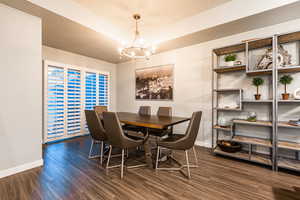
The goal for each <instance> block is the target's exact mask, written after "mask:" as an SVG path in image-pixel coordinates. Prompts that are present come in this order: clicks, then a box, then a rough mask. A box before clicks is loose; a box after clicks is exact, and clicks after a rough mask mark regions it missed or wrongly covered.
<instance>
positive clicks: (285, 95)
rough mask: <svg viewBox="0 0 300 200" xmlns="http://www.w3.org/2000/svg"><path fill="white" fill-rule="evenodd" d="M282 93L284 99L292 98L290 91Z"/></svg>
mask: <svg viewBox="0 0 300 200" xmlns="http://www.w3.org/2000/svg"><path fill="white" fill-rule="evenodd" d="M281 95H282V99H283V100H288V99H289V98H290V94H289V93H283V94H281Z"/></svg>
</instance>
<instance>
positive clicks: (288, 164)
mask: <svg viewBox="0 0 300 200" xmlns="http://www.w3.org/2000/svg"><path fill="white" fill-rule="evenodd" d="M278 167H281V168H285V169H290V170H294V171H300V161H299V160H293V159H288V158H282V157H280V158H279V159H278Z"/></svg>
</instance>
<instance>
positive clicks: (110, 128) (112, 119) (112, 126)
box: [103, 112, 124, 148]
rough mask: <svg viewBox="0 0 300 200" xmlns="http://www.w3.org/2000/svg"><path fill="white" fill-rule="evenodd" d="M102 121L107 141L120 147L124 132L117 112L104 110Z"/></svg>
mask: <svg viewBox="0 0 300 200" xmlns="http://www.w3.org/2000/svg"><path fill="white" fill-rule="evenodd" d="M103 121H104V127H105V130H106V135H107V138H108V141H109V143H110V144H111V145H113V146H116V147H120V148H122V142H123V138H124V132H123V129H122V127H121V123H120V120H119V118H118V116H117V114H116V113H114V112H104V113H103Z"/></svg>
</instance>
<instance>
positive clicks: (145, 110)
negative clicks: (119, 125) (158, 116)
mask: <svg viewBox="0 0 300 200" xmlns="http://www.w3.org/2000/svg"><path fill="white" fill-rule="evenodd" d="M138 113H139V115H143V116H150V115H151V107H150V106H140V108H139V111H138ZM123 130H125V131H133V132H142V133H144V134H145V132H146V131H145V129H144V128H142V127H138V126H134V125H129V124H125V125H124V126H123Z"/></svg>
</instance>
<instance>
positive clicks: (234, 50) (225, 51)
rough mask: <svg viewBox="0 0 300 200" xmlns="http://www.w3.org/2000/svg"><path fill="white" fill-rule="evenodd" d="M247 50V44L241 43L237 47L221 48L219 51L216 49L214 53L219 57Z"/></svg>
mask: <svg viewBox="0 0 300 200" xmlns="http://www.w3.org/2000/svg"><path fill="white" fill-rule="evenodd" d="M245 50H246V44H245V43H240V44H236V45H231V46H227V47H221V48H218V49H214V50H213V51H214V53H215V54H217V55H218V56H221V55H226V54H231V53H238V52H242V51H245Z"/></svg>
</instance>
